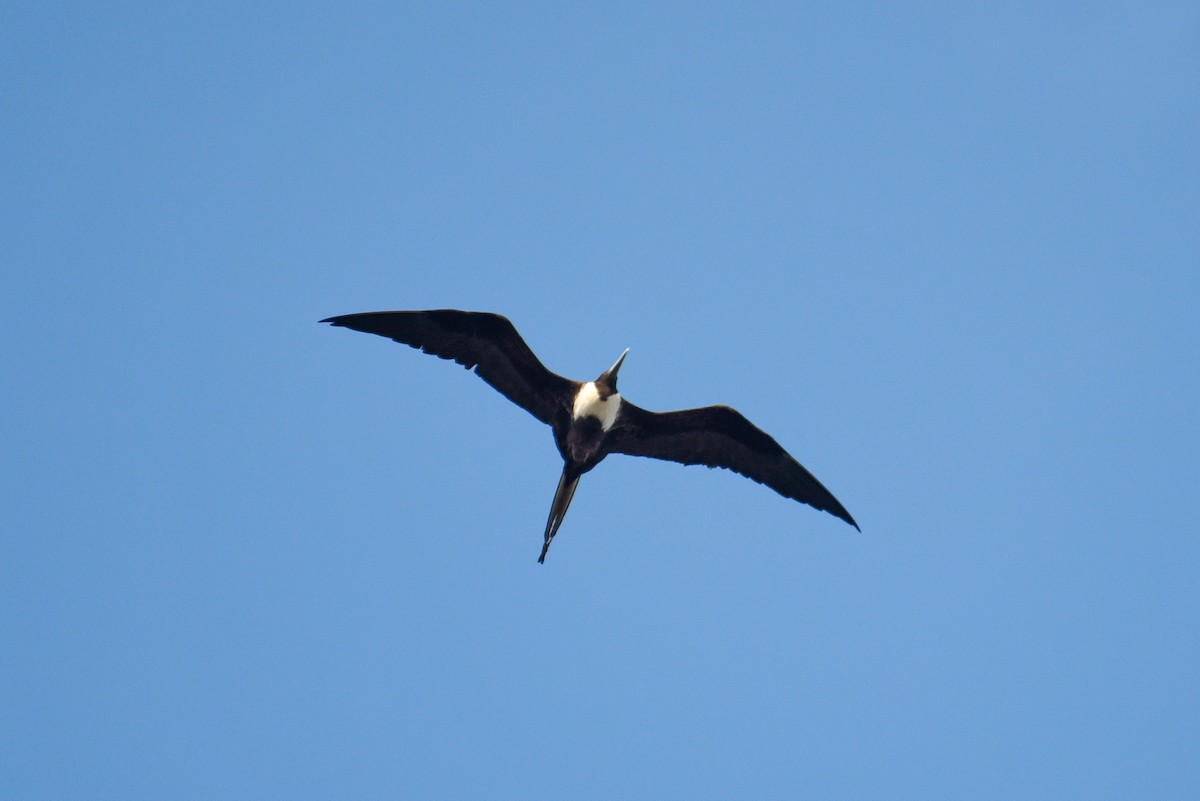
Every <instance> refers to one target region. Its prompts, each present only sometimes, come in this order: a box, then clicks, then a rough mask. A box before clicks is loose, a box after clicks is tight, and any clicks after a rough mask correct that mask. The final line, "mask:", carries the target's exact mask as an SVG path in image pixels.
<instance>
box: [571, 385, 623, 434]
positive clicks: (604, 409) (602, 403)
mask: <svg viewBox="0 0 1200 801" xmlns="http://www.w3.org/2000/svg"><path fill="white" fill-rule="evenodd" d="M620 408H621V395H620V393H618V392H614V393H613V394H611V395H609V396H608V397H607V398H603V399H602V398H601V397H600V393H599V392H598V391H597V390H596V382H595V381H589V382H587V383H586V384H584V385H583V386H582V387H580V388H579V393H578V394H576V395H575V408H573V409H572V410H571V416H572V417H574V418H575V419H576V420H578V419H580V418H581V417H595V418H596V419H597V420H599V421H600V428H601V429H603V430H604V431H608V429H610V428H612V426H613V423H615V422H617V412H618V411H619V410H620Z"/></svg>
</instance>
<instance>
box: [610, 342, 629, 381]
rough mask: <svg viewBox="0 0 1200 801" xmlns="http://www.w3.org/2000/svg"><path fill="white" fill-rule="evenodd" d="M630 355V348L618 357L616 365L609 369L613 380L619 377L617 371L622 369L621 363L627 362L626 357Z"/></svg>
mask: <svg viewBox="0 0 1200 801" xmlns="http://www.w3.org/2000/svg"><path fill="white" fill-rule="evenodd" d="M628 355H629V348H626V349H625V352H624V353H622V354H621V355H620V356H618V357H617V361H616V363H615V364H613V366H612V367H610V368H608V374H609V375H610V376H612V377H613V378H616V377H617V371H618V370H620V369H621V362H623V361H625V357H626V356H628Z"/></svg>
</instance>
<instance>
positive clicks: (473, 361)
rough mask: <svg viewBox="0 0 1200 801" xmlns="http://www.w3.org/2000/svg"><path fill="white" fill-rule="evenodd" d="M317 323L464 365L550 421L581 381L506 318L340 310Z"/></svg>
mask: <svg viewBox="0 0 1200 801" xmlns="http://www.w3.org/2000/svg"><path fill="white" fill-rule="evenodd" d="M321 322H323V323H330V324H331V325H335V326H342V327H345V328H351V329H354V330H355V331H363V332H365V333H368V334H378V335H379V336H383V337H388V338H389V339H392V340H395V341H396V342H399V343H401V344H402V345H408V346H410V347H413V348H419V349H420V350H421V351H423V352H425V353H429V354H432V355H434V356H437V357H439V358H442V359H451V360H453V361H455V362H457V363H458V364H461V365H463V366H464V367H466V368H467V369H468V370H470V369H473V370H474V371H475V373H476V374H477V375H478V376H479V377H480V378H482V379H483V380H484V381H486V382H487V383H488V384H490V385H491V386H492V387H493V388H495V389H496V390H497V391H498V392H500V394H502V395H504V397H506V398H508V399H509V400H510V401H512V402H513V403H515V404H517V405H518V406H520V407H521V408H522V409H525V410H526V411H527V412H529V413H530V414H532V415H533V416H534V417H536V418H537V419H538V420H541V421H542V422H543V423H546V424H547V425H549V424H551V421H552V420H553V419H554V416H555V414H556V413H557V412H558V411H559V410H560V409H562V408H563V407H564V406H566V407H569V406H570V404H571V402H572V400H573V399H574V397H575V392H576V391H577V389H578V387H579V384H578V382H575V381H571V380H570V379H567V378H563V377H562V376H560V375H558V374H557V373H553V372H551V371H550V370H547V369H546V367H545V366H544V365H543V364H542V363H541V361H539V360H538V357H537V356H536V355H534V352H533V351H532V350H531V349H530V348H529V346H528V345H527V344H525V340H524V339H522V338H521V335H520V334H518V333H517V329H516V328H515V327H514V326H513V324H512V323H511V322H509V320H508V318H507V317H503V316H501V315H499V314H491V313H489V312H468V311H458V310H456V309H435V310H432V311H387V312H363V313H360V314H343V315H340V316H338V317H329V318H326V319H324V320H322V321H321Z"/></svg>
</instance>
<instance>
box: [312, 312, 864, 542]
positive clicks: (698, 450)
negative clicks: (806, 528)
mask: <svg viewBox="0 0 1200 801" xmlns="http://www.w3.org/2000/svg"><path fill="white" fill-rule="evenodd" d="M321 322H323V323H330V324H332V325H335V326H343V327H346V328H351V329H354V330H356V331H364V332H366V333H370V334H378V335H380V336H385V337H388V338H390V339H393V340H395V341H396V342H400V343H402V344H405V345H409V346H411V347H414V348H419V349H421V350H422V351H424V352H425V353H429V354H432V355H434V356H438V357H440V358H443V359H452V360H454V361H455V362H457V363H459V364H461V365H463V366H464V367H466V368H467V369H474V371H475V372H476V374H478V375H479V377H480V378H482V379H483V380H484V381H486V382H487V383H488V384H490V385H491V386H492V387H494V388H495V389H496V390H497V391H499V392H500V393H501V394H502V395H504V396H505V397H507V398H508V399H509V400H511V401H512V402H513V403H515V404H517V405H518V406H520V407H521V408H523V409H525V410H526V411H528V412H529V413H530V414H532V415H533V416H534V417H536V418H537V419H538V420H540V421H541V422H543V423H545V424H546V425H549V426H550V427H551V429H552V430H553V432H554V443H555V445H556V446H557V447H558V452H559V454H561V455H562V458H563V472H562V476H561V478H560V479H559V482H558V488H557V489H556V490H555V493H554V502H553V503H552V504H551V506H550V516H549V518H548V519H547V521H546V532H545V536H544V542H543V545H542V552H541V555H540V556H539V557H538V561H539V562H542V561H545V558H546V552H547V550H549V548H550V542H551V541H552V540H553V539H554V535H555V534H556V533H557V532H558V528H559V526H560V525H561V524H562V520H563V517H564V516H565V515H566V513H567V509H568V508H569V507H570V505H571V499H572V498H573V497H574V495H575V489H576V487H577V486H578V484H579V479H580V477H581V476H583V474H584V473H586V472H588V471H589V470H591V469H592V468H593V467H595V466H596V465H597V464H599V463H600V462H601V461H602V460H603V459H604V457H605V456H607V455H608V454H609V453H624V454H628V455H631V456H648V457H651V458H655V459H666V460H669V461H673V462H680V463H682V464H702V465H706V466H708V467H723V468H726V469H729V470H733V471H735V472H737V473H741V474H742V475H744V476H747V477H749V478H752V479H754V480H755V481H757V482H759V483H762V484H766V485H767V486H768V487H770V488H771V489H773V490H775V491H776V492H778V493H779V494H780V495H783V496H784V497H786V498H792V499H794V500H797V501H800V502H801V503H806V504H808V505H810V506H813V507H815V508H817V509H820V510H822V511H826V512H829V513H830V514H832V515H834V516H835V517H839V518H841V519H842V520H844V521H846V522H847V523H849V524H850V525H852V526H854V527H855V528H858V524H857V523H855V522H854V518H853V517H851V516H850V513H849V512H847V511H846V509H845V507H843V506H842V504H841V503H839V502H838V500H837V499H836V498H835V497H833V495H832V493H830V492H829V490H827V489H825V487H824V486H822V484H821V483H820V482H819V481H817V479H816V478H815V477H814V476H813V475H812V473H810V472H808V470H806V469H805V468H804V467H803V466H801V465H800V463H799V462H797V461H796V460H795V459H793V458H792V457H791V456H790V455H789V454H788V453H787V451H785V450H784V449H783V448H782V447H781V446H780V445H779V443H777V442H776V441H775V440H774V439H772V438H771V437H770V435H768V434H766V433H765V432H763V431H761V430H760V429H758V428H757V427H755V426H754V424H752V423H751V422H750V421H749V420H747V419H746V418H745V417H743V416H742V415H741V414H740V413H738V412H737V411H736V410H734V409H731V408H729V407H728V406H706V407H703V408H699V409H686V410H683V411H677V412H662V413H659V412H650V411H647V410H645V409H642V408H640V407H638V406H635V405H634V404H632V403H630V402H629V401H627V400H625V399H624V398H622V397H621V394H620V393H619V392H618V391H617V372H618V371H619V370H620V368H621V364H622V362H623V361H624V360H625V355H626V354H627V353H628V352H629V351H628V350H626V351H625V353H622V354H621V356H620V358H618V359H617V361H616V363H615V364H614V365H613V366H612V367H610V368H609V369H608V370H605V371H604V372H603V373H601V374H600V376H599V377H598V378H597V379H596V380H595V381H572V380H571V379H568V378H563V377H562V376H560V375H558V374H556V373H553V372H551V371H550V370H548V369H546V367H545V366H544V365H543V364H542V363H541V362H540V361H539V360H538V358H537V356H536V355H534V353H533V351H532V350H530V348H529V346H528V345H526V344H525V341H524V340H523V339H522V338H521V336H520V334H518V333H517V330H516V328H514V327H513V324H512V323H511V322H509V321H508V319H507V318H505V317H502V316H501V315H498V314H490V313H487V312H467V311H457V310H454V309H439V310H433V311H393V312H366V313H362V314H346V315H342V316H339V317H330V318H327V319H325V320H322V321H321Z"/></svg>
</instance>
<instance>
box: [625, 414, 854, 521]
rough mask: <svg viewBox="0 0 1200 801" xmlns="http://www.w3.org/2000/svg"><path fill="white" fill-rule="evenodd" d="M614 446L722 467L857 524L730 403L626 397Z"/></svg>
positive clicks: (636, 453) (630, 452) (627, 451)
mask: <svg viewBox="0 0 1200 801" xmlns="http://www.w3.org/2000/svg"><path fill="white" fill-rule="evenodd" d="M609 447H610V449H611V450H612V451H613V452H615V453H624V454H628V455H630V456H648V457H650V458H652V459H665V460H667V461H672V462H679V463H681V464H702V465H705V466H707V467H723V468H725V469H726V470H732V471H734V472H735V473H740V474H741V475H743V476H746V477H747V478H751V479H753V480H755V481H757V482H758V483H760V484H765V485H766V486H768V487H770V488H771V489H773V490H775V491H776V492H778V493H779V494H780V495H782V496H784V497H785V498H792V499H794V500H797V501H800V502H801V503H806V504H808V505H809V506H812V507H814V508H817V509H820V510H821V511H824V512H829V513H830V514H831V515H834V516H835V517H839V518H841V519H842V520H845V521H846V522H847V523H849V524H850V525H852V526H854V527H855V528H858V523H856V522H854V518H853V517H851V516H850V513H849V512H847V511H846V508H845V507H844V506H842V504H841V503H840V502H839V501H838V499H837V498H835V497H833V493H831V492H830V491H829V490H827V489H825V487H824V485H822V484H821V482H820V481H818V480H817V479H816V477H815V476H813V474H812V473H810V472H808V470H806V469H805V468H804V466H803V465H801V464H800V463H799V462H797V461H796V460H795V459H793V458H792V456H791V455H790V454H789V453H788V452H787V451H785V450H784V449H783V447H782V446H781V445H780V444H779V443H778V442H776V441H775V440H774V439H773V438H772V437H771V436H770V435H769V434H767V433H766V432H765V431H763V430H761V429H760V428H758V427H757V426H755V425H754V424H753V423H751V422H750V421H749V420H747V419H746V418H745V417H743V416H742V414H741V413H740V412H738V411H737V410H736V409H732V408H730V407H728V406H705V407H703V408H699V409H684V410H682V411H677V412H650V411H647V410H645V409H643V408H641V407H639V406H635V405H633V404H632V403H629V402H628V401H625V400H624V399H622V404H621V416H620V417H619V418H618V419H617V423H616V425H615V426H614V429H613V436H612V439H611V441H610V445H609Z"/></svg>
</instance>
